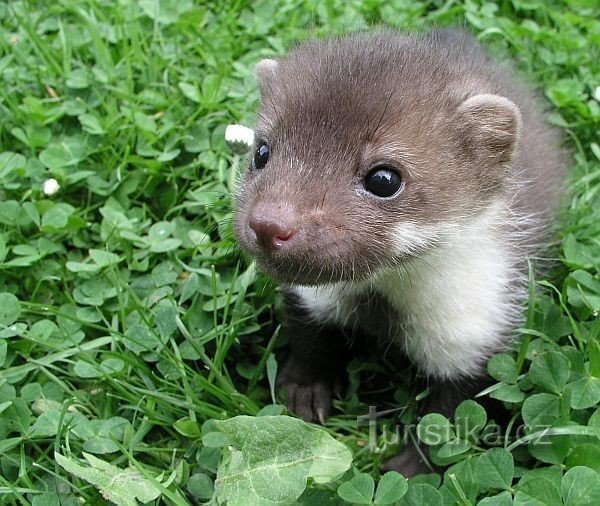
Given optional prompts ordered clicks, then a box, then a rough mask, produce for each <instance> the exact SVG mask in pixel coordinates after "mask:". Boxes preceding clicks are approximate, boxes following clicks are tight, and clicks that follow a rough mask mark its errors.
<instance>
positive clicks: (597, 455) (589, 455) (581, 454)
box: [566, 441, 600, 473]
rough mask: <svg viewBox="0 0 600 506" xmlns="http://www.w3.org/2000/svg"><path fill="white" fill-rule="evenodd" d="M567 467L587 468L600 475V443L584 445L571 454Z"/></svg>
mask: <svg viewBox="0 0 600 506" xmlns="http://www.w3.org/2000/svg"><path fill="white" fill-rule="evenodd" d="M566 465H567V467H575V466H587V467H591V468H592V469H594V471H596V472H598V473H600V441H599V442H598V443H582V444H580V445H579V446H576V447H575V448H573V449H572V451H571V453H569V455H568V457H567V460H566Z"/></svg>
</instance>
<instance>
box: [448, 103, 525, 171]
mask: <svg viewBox="0 0 600 506" xmlns="http://www.w3.org/2000/svg"><path fill="white" fill-rule="evenodd" d="M458 112H459V115H460V120H459V121H461V127H462V128H465V129H466V134H467V136H468V138H469V141H470V143H471V146H472V148H473V150H474V151H475V152H479V153H480V154H482V155H483V156H484V157H485V159H486V160H487V161H489V162H492V163H507V162H510V161H511V159H512V157H513V155H514V153H515V150H516V148H517V143H518V140H519V135H520V133H521V112H520V111H519V108H518V107H517V106H516V105H515V104H514V103H513V102H511V101H510V100H508V99H507V98H504V97H501V96H499V95H490V94H483V95H475V96H473V97H470V98H468V99H467V100H465V101H464V102H463V103H462V104H461V105H460V107H459V108H458ZM463 132H464V130H463Z"/></svg>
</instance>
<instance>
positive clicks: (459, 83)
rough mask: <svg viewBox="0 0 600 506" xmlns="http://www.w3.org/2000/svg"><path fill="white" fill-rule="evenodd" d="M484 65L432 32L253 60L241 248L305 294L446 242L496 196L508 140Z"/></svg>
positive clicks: (516, 123) (514, 114)
mask: <svg viewBox="0 0 600 506" xmlns="http://www.w3.org/2000/svg"><path fill="white" fill-rule="evenodd" d="M458 45H460V48H459V47H458ZM465 48H466V50H465ZM469 56H472V58H469ZM486 68H487V60H486V58H485V56H484V55H483V53H482V52H481V49H480V48H479V46H478V45H477V44H476V43H475V42H474V41H472V40H471V39H470V38H469V37H468V36H460V35H452V36H449V35H447V34H444V33H441V34H440V33H437V34H436V33H434V34H431V35H428V36H420V37H409V36H400V35H395V34H381V35H377V36H365V35H353V36H347V37H343V38H339V39H330V40H325V41H320V42H309V43H306V44H304V45H301V46H299V47H298V48H296V49H295V50H294V51H292V52H291V53H290V54H289V55H288V56H287V57H285V58H283V59H281V60H278V61H275V60H263V61H261V62H259V63H258V65H257V66H256V70H255V74H256V76H257V79H258V84H259V89H260V96H261V103H260V110H259V113H258V120H257V124H256V127H255V139H256V140H255V146H254V152H253V155H252V156H251V160H250V166H249V168H248V170H247V171H246V173H245V175H244V178H243V181H242V182H241V185H240V187H239V190H238V196H237V211H236V216H235V230H236V234H237V237H238V240H239V242H240V244H241V246H242V247H243V248H244V249H245V250H247V251H249V252H250V253H252V254H253V255H254V256H255V257H256V259H257V261H258V263H259V265H260V266H261V268H262V269H263V270H264V271H266V272H267V273H268V274H270V275H271V276H273V277H274V278H275V279H277V280H279V281H283V282H286V283H297V284H307V285H310V284H323V283H328V282H336V281H349V280H350V281H351V280H361V279H365V278H368V277H370V276H373V275H374V274H376V273H377V272H378V271H379V270H381V269H382V268H386V267H390V266H398V265H399V264H401V263H402V262H404V261H406V260H407V259H410V258H411V257H414V256H421V255H423V254H424V252H426V251H427V250H429V249H430V248H435V247H436V246H438V245H439V244H440V243H442V242H443V241H444V240H445V238H447V237H448V234H459V233H460V229H461V227H462V225H463V224H464V223H465V222H466V221H468V220H469V219H472V218H475V217H477V215H478V214H479V213H481V212H482V211H483V210H484V209H486V208H488V207H489V206H490V204H492V203H494V202H495V201H496V200H498V199H499V198H503V195H504V194H505V192H506V188H507V186H508V181H507V180H509V179H510V177H511V168H510V165H511V161H512V159H513V156H514V153H515V149H516V146H517V141H518V137H519V128H520V123H521V118H520V113H519V110H518V108H517V107H516V106H515V104H514V103H513V102H511V101H510V100H508V99H507V98H504V97H501V96H498V95H496V94H495V91H496V90H495V89H494V84H493V79H491V78H490V76H489V71H487V72H486Z"/></svg>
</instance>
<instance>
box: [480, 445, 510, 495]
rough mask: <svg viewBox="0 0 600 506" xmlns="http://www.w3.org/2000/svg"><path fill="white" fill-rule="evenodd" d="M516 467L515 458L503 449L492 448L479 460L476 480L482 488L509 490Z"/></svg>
mask: <svg viewBox="0 0 600 506" xmlns="http://www.w3.org/2000/svg"><path fill="white" fill-rule="evenodd" d="M514 470H515V465H514V462H513V456H512V454H511V453H510V452H508V451H506V450H505V449H503V448H492V449H491V450H488V451H486V452H485V453H484V454H483V455H481V456H480V457H479V458H478V459H477V463H476V464H475V479H476V480H477V484H478V485H479V487H480V488H482V489H484V490H487V489H490V488H495V489H509V488H510V486H511V484H512V479H513V474H514Z"/></svg>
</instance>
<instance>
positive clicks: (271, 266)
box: [256, 255, 374, 286]
mask: <svg viewBox="0 0 600 506" xmlns="http://www.w3.org/2000/svg"><path fill="white" fill-rule="evenodd" d="M256 261H257V263H258V266H259V268H260V269H261V270H262V271H263V272H264V273H265V274H267V275H269V276H270V277H272V278H273V279H274V280H275V281H277V282H279V283H283V284H287V285H306V286H318V285H326V284H330V283H339V282H357V281H362V280H364V279H367V278H369V277H370V276H371V275H372V274H373V273H374V269H373V268H372V267H370V266H366V265H361V264H358V263H357V262H340V261H339V260H338V261H331V260H330V261H328V260H327V258H326V255H321V256H319V257H318V258H317V257H315V258H312V259H310V258H303V259H291V258H289V257H287V258H285V257H283V256H282V257H281V258H276V255H269V256H263V255H260V256H257V257H256Z"/></svg>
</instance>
